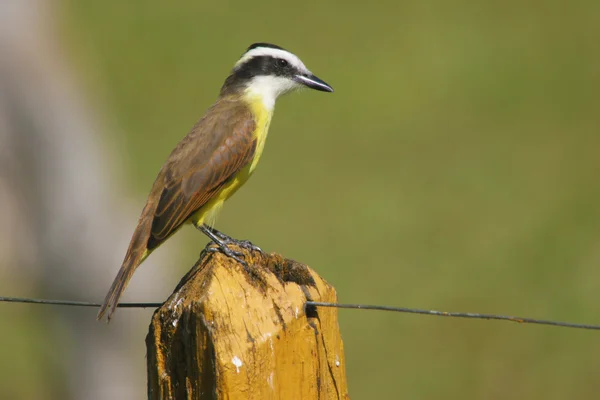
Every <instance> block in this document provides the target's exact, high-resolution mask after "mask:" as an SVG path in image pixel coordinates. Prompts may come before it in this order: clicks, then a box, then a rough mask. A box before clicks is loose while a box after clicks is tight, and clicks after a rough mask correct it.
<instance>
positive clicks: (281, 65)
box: [277, 58, 288, 67]
mask: <svg viewBox="0 0 600 400" xmlns="http://www.w3.org/2000/svg"><path fill="white" fill-rule="evenodd" d="M277 64H278V65H279V66H280V67H287V66H288V62H287V60H284V59H283V58H279V59H277Z"/></svg>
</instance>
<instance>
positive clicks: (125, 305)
mask: <svg viewBox="0 0 600 400" xmlns="http://www.w3.org/2000/svg"><path fill="white" fill-rule="evenodd" d="M0 302H8V303H30V304H48V305H55V306H79V307H100V306H101V304H100V303H91V302H87V301H71V300H47V299H29V298H22V297H0ZM162 304H163V303H119V304H118V305H117V307H120V308H157V307H160V306H161V305H162ZM306 306H308V307H335V308H348V309H359V310H380V311H393V312H401V313H409V314H422V315H433V316H437V317H453V318H470V319H488V320H489V319H493V320H500V321H510V322H517V323H520V324H537V325H550V326H560V327H564V328H575V329H590V330H600V325H589V324H575V323H571V322H561V321H550V320H544V319H534V318H523V317H514V316H508V315H496V314H478V313H464V312H447V311H437V310H421V309H418V308H407V307H390V306H377V305H369V304H340V303H325V302H320V301H307V302H306Z"/></svg>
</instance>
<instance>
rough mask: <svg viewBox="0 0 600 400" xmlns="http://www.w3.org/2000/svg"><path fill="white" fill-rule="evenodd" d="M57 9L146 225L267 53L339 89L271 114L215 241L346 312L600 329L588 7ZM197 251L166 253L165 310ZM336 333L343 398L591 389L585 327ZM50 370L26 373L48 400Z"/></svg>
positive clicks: (416, 326)
mask: <svg viewBox="0 0 600 400" xmlns="http://www.w3.org/2000/svg"><path fill="white" fill-rule="evenodd" d="M58 4H59V5H60V11H59V12H58V13H57V18H59V21H60V24H59V26H60V29H61V34H62V37H63V39H64V43H65V45H66V46H67V49H68V50H69V57H70V60H71V61H72V63H74V65H76V66H77V69H78V71H79V73H80V80H81V81H82V82H84V84H85V88H86V91H87V97H88V98H90V99H92V101H93V102H94V103H95V104H97V111H98V113H99V114H100V115H102V116H103V118H105V119H106V120H110V121H112V123H113V124H114V125H115V126H118V127H119V132H121V133H123V134H124V136H122V135H115V134H113V133H111V132H110V131H106V132H102V134H103V135H105V139H104V140H107V141H112V142H113V143H116V144H117V145H116V146H115V147H117V148H118V149H119V151H120V153H119V157H120V158H122V159H123V161H122V162H123V164H124V165H126V167H127V169H126V170H125V171H124V172H123V173H124V175H125V176H126V177H127V180H128V182H129V184H130V186H129V188H130V189H129V193H130V195H131V196H132V197H134V198H135V199H136V201H137V202H138V203H139V209H140V210H141V207H142V205H143V202H144V200H145V196H146V194H147V192H148V190H149V188H150V186H151V184H152V182H153V180H154V178H155V176H156V173H157V171H158V169H159V168H160V166H161V164H162V162H163V161H164V160H165V158H166V157H167V156H168V154H169V153H170V151H171V149H172V148H173V147H174V146H175V144H176V143H177V142H178V141H179V140H180V139H181V138H182V137H183V136H184V135H185V134H186V132H187V131H188V130H189V128H190V127H191V126H192V125H193V124H194V122H195V121H196V120H197V119H198V118H199V117H200V116H201V115H202V114H203V113H204V111H205V109H206V108H207V107H209V106H210V104H211V103H212V102H213V101H214V99H215V97H216V95H217V94H218V90H219V88H220V85H221V84H222V82H223V80H224V78H225V77H226V75H227V73H228V71H229V69H230V68H231V66H232V65H233V64H234V62H235V61H236V60H237V58H238V57H239V55H240V54H241V53H242V52H243V51H244V49H245V48H246V47H247V46H248V45H249V44H251V43H253V42H257V41H267V42H272V43H275V44H278V45H281V46H283V47H285V48H287V49H289V50H291V51H293V52H294V53H296V54H297V55H299V56H300V57H301V58H302V60H303V61H304V62H305V64H306V65H307V66H308V67H309V68H310V69H312V70H313V72H315V74H316V75H317V76H319V77H320V78H322V79H324V80H325V81H327V82H328V83H330V84H331V85H332V86H333V87H334V88H335V90H336V91H335V93H333V94H331V95H329V94H327V95H326V94H323V93H317V92H302V93H300V94H295V95H291V96H289V97H286V98H283V99H281V100H280V101H279V102H278V105H277V111H276V114H275V117H274V120H273V123H272V125H271V130H270V136H269V140H268V142H267V145H266V148H265V152H264V154H263V158H262V160H261V163H260V167H259V168H258V170H257V173H256V174H255V175H254V176H253V178H252V179H251V180H250V182H249V183H248V184H247V185H246V186H245V187H244V188H243V189H242V190H240V191H239V192H238V194H236V196H234V198H232V199H231V200H230V201H229V202H228V204H227V206H226V207H225V209H224V212H223V213H222V215H221V217H220V219H219V221H218V224H217V227H218V228H219V229H222V230H223V231H224V232H227V233H228V234H230V235H232V236H235V237H241V238H250V239H252V241H254V242H255V243H257V244H258V245H259V246H261V247H262V248H263V249H266V250H267V251H276V252H279V253H281V254H284V255H286V256H287V257H290V258H293V259H296V260H299V261H301V262H304V263H306V264H308V265H310V266H311V267H312V268H314V269H315V270H317V271H318V272H319V273H320V274H321V275H322V276H323V277H324V278H325V279H327V280H328V281H329V282H330V283H331V284H333V285H334V286H335V287H336V289H337V291H338V296H339V300H340V302H355V303H371V304H386V305H398V306H406V307H419V308H436V309H442V310H453V311H472V312H484V313H502V314H513V315H520V316H529V317H538V318H547V319H556V320H569V321H575V322H588V323H594V322H596V323H600V316H599V312H600V301H599V300H600V291H599V290H598V288H599V287H600V269H599V268H598V267H599V264H600V228H599V226H600V179H599V178H598V172H599V171H600V115H599V112H600V98H599V93H600V51H599V47H598V46H599V43H600V2H597V1H591V0H590V1H573V2H566V1H562V2H561V1H546V2H542V1H537V2H534V1H529V2H520V1H505V2H475V1H455V2H447V1H428V2H422V1H405V2H397V1H379V2H362V1H361V2H348V1H332V2H317V1H312V2H310V1H309V2H306V1H305V2H300V3H299V2H294V3H291V2H290V3H286V2H277V1H262V2H231V1H215V2H199V1H180V2H165V1H157V0H150V1H144V2H141V1H129V2H123V1H117V0H107V1H102V2H93V1H76V0H63V1H62V2H59V3H58ZM131 229H133V227H132V228H131ZM198 235H199V234H198V233H197V232H195V231H194V230H193V229H191V228H190V229H185V230H182V231H181V232H180V233H179V234H178V235H177V236H175V237H174V239H173V240H172V242H174V243H175V244H171V245H173V246H177V249H178V252H179V254H181V260H180V262H178V263H179V264H180V265H181V269H180V270H179V271H174V272H172V277H173V279H172V281H171V282H165V288H164V292H163V295H166V294H168V293H169V292H170V290H172V288H173V287H174V285H175V284H176V282H177V279H178V278H179V277H180V276H182V275H183V274H184V272H185V271H186V270H187V268H188V266H190V265H191V264H192V263H193V262H194V260H195V259H196V258H197V254H198V251H199V250H200V249H201V248H202V246H203V245H204V243H205V242H206V239H205V238H204V237H201V236H198ZM116 267H117V266H114V268H108V269H107V271H106V275H107V276H106V282H105V283H106V285H108V284H109V283H110V281H111V280H112V278H113V275H114V272H115V270H116ZM134 279H135V278H134ZM149 300H155V301H160V300H161V298H156V299H149ZM340 325H341V331H342V335H343V339H344V342H345V346H346V362H347V371H348V381H349V389H350V395H351V397H352V398H353V399H373V398H381V399H396V398H398V399H400V398H405V399H408V398H411V399H412V398H419V399H420V398H423V399H434V398H457V399H458V398H460V399H464V398H467V399H506V398H515V399H566V398H593V397H595V395H597V393H598V392H599V390H600V379H599V378H598V371H599V370H600V336H598V333H596V332H594V331H578V330H571V329H561V328H552V327H542V326H525V325H516V324H509V323H499V322H492V321H469V320H460V319H442V318H431V317H425V316H412V315H405V314H390V313H381V312H373V311H346V310H342V311H340ZM143 335H144V329H141V330H140V336H139V342H140V345H142V343H143V340H144V336H143ZM30 362H35V359H32V360H30ZM144 363H145V361H144V360H135V362H134V363H133V364H132V365H133V368H140V369H144V368H145V367H144ZM42 367H43V365H42V366H41V367H39V371H38V372H37V373H32V371H26V370H25V369H24V371H26V372H23V373H28V374H29V375H30V376H33V378H32V379H33V382H34V384H37V385H40V386H42V387H43V386H45V385H52V384H54V385H59V386H60V385H61V383H60V382H61V378H60V377H56V376H51V377H49V376H48V375H47V373H45V372H44V371H45V370H44V368H42ZM1 381H2V380H1V378H0V382H1ZM3 384H6V385H10V382H6V383H3ZM144 393H145V388H144V387H140V398H143V396H144Z"/></svg>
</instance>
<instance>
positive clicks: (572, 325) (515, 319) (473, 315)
mask: <svg viewBox="0 0 600 400" xmlns="http://www.w3.org/2000/svg"><path fill="white" fill-rule="evenodd" d="M306 305H308V306H316V307H336V308H350V309H361V310H379V311H395V312H401V313H409V314H422V315H433V316H436V317H453V318H471V319H488V320H489V319H493V320H499V321H510V322H517V323H519V324H538V325H551V326H561V327H563V328H575V329H591V330H600V325H589V324H575V323H571V322H561V321H550V320H544V319H535V318H524V317H514V316H510V315H496V314H479V313H465V312H448V311H437V310H420V309H418V308H406V307H388V306H374V305H367V304H340V303H323V302H319V301H307V302H306Z"/></svg>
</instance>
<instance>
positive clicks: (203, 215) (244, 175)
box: [189, 163, 252, 226]
mask: <svg viewBox="0 0 600 400" xmlns="http://www.w3.org/2000/svg"><path fill="white" fill-rule="evenodd" d="M251 164H252V163H250V164H248V165H247V166H245V167H244V168H243V169H241V170H240V172H238V174H237V175H236V176H235V177H234V178H233V179H231V180H230V181H229V182H227V183H226V184H225V185H224V186H223V187H222V188H221V190H219V192H218V193H217V194H216V195H214V196H213V197H212V199H210V200H209V201H208V203H206V204H205V205H204V206H203V207H202V208H200V209H199V210H198V211H196V212H195V213H194V214H193V215H192V217H191V218H190V219H189V221H190V222H191V223H193V224H194V225H196V226H199V225H202V224H207V225H210V226H213V225H214V223H215V220H216V218H217V216H218V214H219V212H220V211H221V207H223V203H224V202H225V200H227V199H228V198H230V197H231V196H232V195H233V194H234V193H235V192H236V191H237V190H238V189H239V188H240V187H241V186H242V185H243V184H244V183H246V181H247V180H248V178H250V175H252V168H251V167H252V165H251Z"/></svg>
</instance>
